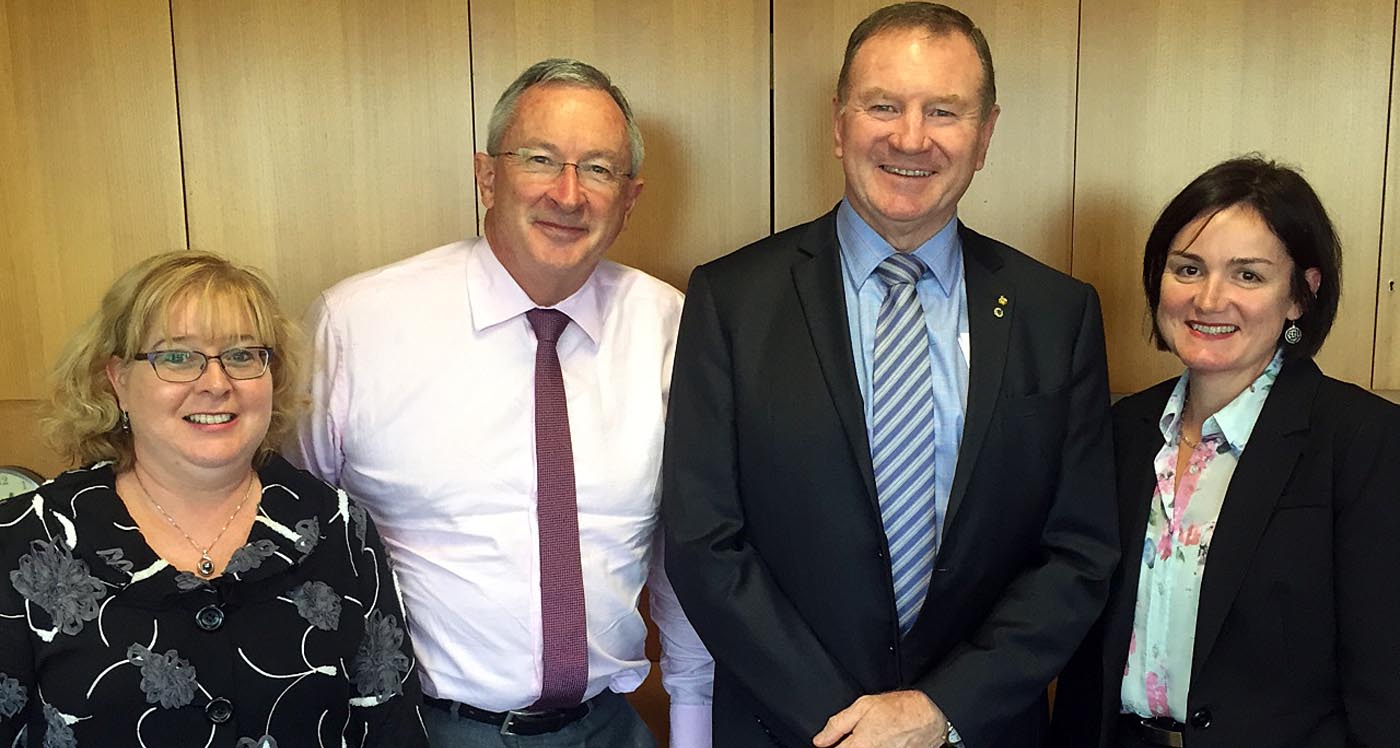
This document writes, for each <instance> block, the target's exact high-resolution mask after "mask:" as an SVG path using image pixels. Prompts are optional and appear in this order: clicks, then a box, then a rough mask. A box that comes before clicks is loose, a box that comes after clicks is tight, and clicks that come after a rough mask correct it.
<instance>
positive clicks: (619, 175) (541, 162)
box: [495, 148, 633, 189]
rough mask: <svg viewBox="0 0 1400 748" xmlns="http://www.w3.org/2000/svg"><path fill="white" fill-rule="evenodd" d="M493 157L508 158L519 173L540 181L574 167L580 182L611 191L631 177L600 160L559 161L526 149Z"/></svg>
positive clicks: (548, 179)
mask: <svg viewBox="0 0 1400 748" xmlns="http://www.w3.org/2000/svg"><path fill="white" fill-rule="evenodd" d="M495 155H497V156H508V157H510V159H511V160H512V161H514V162H515V163H516V165H518V166H519V167H520V170H521V171H523V172H525V173H526V174H528V175H530V176H532V177H536V178H538V179H540V180H541V181H552V180H555V179H558V178H559V176H560V175H561V174H563V173H564V167H565V166H572V167H574V171H576V172H578V179H579V181H580V182H583V183H584V184H588V185H591V186H593V187H599V188H607V189H611V188H613V187H616V186H617V185H618V184H620V183H621V182H622V181H623V180H626V179H631V178H632V176H633V175H632V174H630V173H627V172H624V171H622V170H621V169H620V168H618V167H617V166H614V165H613V164H612V163H610V162H608V161H604V160H602V159H588V160H586V161H559V160H557V159H555V158H553V157H552V156H550V155H549V154H547V153H544V152H541V151H535V150H530V149H528V148H518V149H516V150H513V151H501V152H500V153H497V154H495Z"/></svg>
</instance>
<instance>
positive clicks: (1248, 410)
mask: <svg viewBox="0 0 1400 748" xmlns="http://www.w3.org/2000/svg"><path fill="white" fill-rule="evenodd" d="M1282 369H1283V349H1279V350H1277V351H1275V352H1274V357H1273V359H1272V360H1271V361H1269V365H1268V366H1265V367H1264V371H1263V373H1261V374H1260V375H1259V376H1258V377H1257V378H1256V379H1255V380H1254V381H1253V382H1252V383H1250V385H1249V386H1248V387H1246V388H1244V391H1243V392H1241V393H1240V394H1238V395H1235V399H1233V400H1231V401H1230V402H1228V403H1226V404H1225V407H1223V408H1221V409H1220V410H1219V411H1218V412H1216V413H1215V414H1213V415H1211V416H1210V417H1209V418H1207V419H1206V420H1205V422H1204V423H1202V424H1201V438H1203V439H1204V438H1206V437H1209V436H1215V435H1219V436H1221V437H1223V438H1224V439H1225V443H1227V444H1229V445H1230V448H1231V449H1233V450H1234V451H1235V452H1243V451H1244V448H1245V445H1246V444H1248V443H1249V437H1250V436H1251V435H1252V434H1253V433H1254V424H1255V423H1257V422H1258V421H1259V413H1260V412H1262V411H1263V410H1264V400H1265V399H1267V398H1268V396H1269V390H1271V389H1273V387H1274V380H1275V379H1278V373H1279V371H1280V370H1282ZM1190 378H1191V372H1190V371H1185V372H1182V374H1181V378H1180V379H1178V380H1177V381H1176V387H1175V388H1174V389H1172V394H1171V397H1169V398H1167V407H1165V408H1163V409H1162V418H1161V421H1160V422H1159V423H1158V426H1159V427H1160V428H1161V430H1162V439H1163V440H1164V441H1165V442H1167V443H1168V444H1174V443H1175V442H1176V440H1177V439H1179V438H1180V434H1181V412H1182V411H1183V410H1184V409H1185V407H1186V387H1187V384H1188V383H1189V382H1190Z"/></svg>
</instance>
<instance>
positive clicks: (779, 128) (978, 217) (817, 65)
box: [773, 0, 1078, 270]
mask: <svg viewBox="0 0 1400 748" xmlns="http://www.w3.org/2000/svg"><path fill="white" fill-rule="evenodd" d="M884 4H886V3H885V2H884V0H774V3H773V57H774V60H775V64H774V69H773V110H774V128H773V150H774V202H775V206H776V210H775V211H774V216H775V224H776V228H778V229H783V228H786V227H788V226H791V225H793V224H797V223H801V222H803V221H807V220H810V219H812V218H814V217H816V216H818V215H820V214H822V213H824V212H826V211H827V210H830V209H831V206H832V205H833V204H835V203H836V201H837V200H839V199H840V197H841V194H842V190H843V178H842V175H841V164H840V162H839V161H837V160H836V158H835V157H834V156H833V155H832V145H833V143H832V97H833V96H834V94H835V92H836V76H837V73H839V72H840V70H841V57H842V55H843V54H844V52H845V48H846V39H847V37H849V36H850V33H851V29H852V28H854V27H855V25H856V24H857V23H859V22H860V20H861V19H862V18H864V17H865V16H866V15H868V14H869V13H870V12H871V11H872V10H875V9H876V8H878V7H880V6H882V5H884ZM956 7H957V8H958V9H959V10H961V11H963V12H965V13H967V15H968V16H969V17H970V18H972V20H973V21H974V22H975V23H976V24H977V25H978V26H979V27H980V28H981V29H982V31H983V33H985V34H986V35H987V41H988V43H989V44H990V45H991V48H992V62H993V64H994V65H995V66H996V75H997V99H998V101H999V102H1000V103H1001V107H1002V113H1001V119H1000V120H998V122H997V129H996V133H995V135H994V136H993V137H992V146H991V150H990V152H989V153H988V156H987V165H986V167H985V168H983V170H982V171H981V173H979V174H978V175H977V177H976V178H975V179H973V182H972V187H971V188H970V189H969V190H968V192H967V194H966V195H965V196H964V197H963V200H962V203H961V205H960V207H959V216H960V217H961V218H962V219H963V220H964V221H966V222H967V223H968V225H969V226H972V227H973V228H975V229H977V230H978V231H981V232H983V233H986V234H988V235H990V236H993V237H995V238H997V239H1001V240H1002V241H1005V242H1007V243H1009V244H1011V245H1013V246H1015V247H1017V248H1018V249H1020V250H1022V251H1024V252H1026V253H1027V254H1030V255H1033V256H1035V257H1037V258H1039V259H1040V260H1042V261H1044V262H1047V263H1049V264H1051V265H1054V266H1055V267H1058V268H1060V269H1061V270H1068V269H1069V261H1070V215H1071V213H1070V209H1071V187H1072V183H1073V179H1074V164H1073V160H1072V158H1073V152H1074V99H1075V50H1076V44H1077V37H1076V35H1077V29H1076V26H1077V18H1076V9H1077V7H1078V3H1077V1H1076V0H1047V1H1046V2H1040V3H1026V2H1018V1H1017V0H975V1H974V0H969V1H967V2H959V3H956Z"/></svg>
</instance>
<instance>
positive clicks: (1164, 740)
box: [1118, 714, 1186, 748]
mask: <svg viewBox="0 0 1400 748" xmlns="http://www.w3.org/2000/svg"><path fill="white" fill-rule="evenodd" d="M1118 729H1120V730H1125V731H1128V733H1129V734H1131V735H1136V736H1137V738H1138V740H1140V741H1142V742H1143V743H1146V744H1147V745H1160V746H1164V747H1165V748H1183V747H1184V746H1185V745H1186V741H1185V738H1184V737H1183V733H1185V732H1186V725H1183V724H1181V723H1180V722H1177V721H1176V720H1174V719H1168V718H1166V717H1150V718H1149V717H1139V716H1138V715H1136V714H1123V715H1119V718H1118Z"/></svg>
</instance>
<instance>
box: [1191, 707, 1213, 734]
mask: <svg viewBox="0 0 1400 748" xmlns="http://www.w3.org/2000/svg"><path fill="white" fill-rule="evenodd" d="M1191 726H1192V727H1194V728H1196V729H1197V730H1204V729H1206V728H1207V727H1210V710H1209V709H1205V708H1202V709H1197V710H1196V713H1195V714H1192V715H1191Z"/></svg>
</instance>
